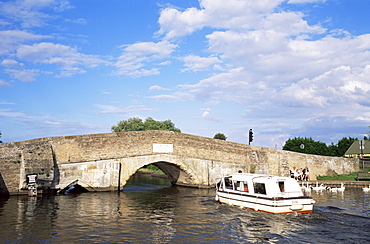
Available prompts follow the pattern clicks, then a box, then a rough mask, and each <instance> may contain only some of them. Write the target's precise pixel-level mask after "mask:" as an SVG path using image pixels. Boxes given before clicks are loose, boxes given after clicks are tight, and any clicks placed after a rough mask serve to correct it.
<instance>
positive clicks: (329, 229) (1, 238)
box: [0, 175, 370, 243]
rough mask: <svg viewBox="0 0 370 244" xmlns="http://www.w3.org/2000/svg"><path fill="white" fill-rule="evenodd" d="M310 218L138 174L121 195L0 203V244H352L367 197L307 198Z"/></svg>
mask: <svg viewBox="0 0 370 244" xmlns="http://www.w3.org/2000/svg"><path fill="white" fill-rule="evenodd" d="M310 194H311V195H312V197H313V198H314V199H315V200H316V201H317V204H316V205H315V206H314V213H312V214H300V215H297V216H295V215H293V214H291V215H272V214H268V213H262V212H255V211H252V210H245V209H240V208H237V207H232V206H228V205H221V204H219V203H217V202H215V201H214V195H215V192H214V189H193V188H185V187H175V186H171V185H170V183H169V181H168V180H166V179H161V178H156V177H154V178H153V177H148V176H143V175H138V176H135V177H133V178H132V180H131V181H130V182H129V183H128V184H127V185H126V187H125V189H124V191H123V192H121V193H119V192H100V193H83V194H79V195H74V194H70V195H61V196H47V197H45V196H43V197H37V198H29V197H10V198H8V199H3V200H0V218H1V229H0V243H40V242H44V243H55V242H58V243H76V242H79V243H248V242H250V243H289V242H290V243H331V242H344V241H345V242H346V243H359V242H365V241H368V240H370V212H369V211H370V210H369V206H370V194H369V193H363V192H362V189H355V188H352V189H351V188H348V189H346V190H345V191H344V193H340V192H337V193H335V194H334V193H331V192H326V191H323V192H311V193H310Z"/></svg>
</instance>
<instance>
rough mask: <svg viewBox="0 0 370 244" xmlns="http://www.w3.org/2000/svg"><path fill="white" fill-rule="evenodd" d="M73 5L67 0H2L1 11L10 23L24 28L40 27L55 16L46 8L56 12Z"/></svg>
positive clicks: (0, 3)
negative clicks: (46, 11)
mask: <svg viewBox="0 0 370 244" xmlns="http://www.w3.org/2000/svg"><path fill="white" fill-rule="evenodd" d="M70 8H72V6H71V5H70V4H69V1H67V0H33V1H29V0H16V1H3V2H0V13H1V16H2V18H3V21H4V22H5V23H8V25H12V24H15V23H17V24H19V25H20V26H21V27H22V28H32V27H40V26H43V25H45V24H46V22H47V21H48V20H49V19H51V18H53V16H52V15H50V14H47V13H45V10H49V9H51V10H53V11H56V12H61V11H64V10H65V9H70Z"/></svg>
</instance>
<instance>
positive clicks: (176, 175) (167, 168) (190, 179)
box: [123, 161, 199, 188]
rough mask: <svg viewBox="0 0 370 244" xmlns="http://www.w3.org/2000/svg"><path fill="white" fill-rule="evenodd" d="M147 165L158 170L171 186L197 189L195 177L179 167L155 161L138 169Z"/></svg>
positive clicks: (170, 163)
mask: <svg viewBox="0 0 370 244" xmlns="http://www.w3.org/2000/svg"><path fill="white" fill-rule="evenodd" d="M148 165H154V166H156V167H157V168H159V169H160V170H161V171H162V172H163V173H164V174H165V175H166V176H167V178H168V179H169V181H170V182H171V185H180V186H188V187H197V188H198V187H199V184H198V183H197V182H196V180H195V177H194V176H193V175H192V174H191V173H190V172H188V171H187V170H185V169H183V168H182V167H181V166H180V165H177V164H175V163H172V162H167V161H155V162H149V163H146V164H144V165H141V167H140V168H143V167H145V166H148ZM140 168H137V169H136V171H135V172H133V173H132V174H131V175H130V176H129V177H128V179H129V178H131V177H132V176H133V175H134V174H136V173H137V172H138V170H139V169H140ZM123 187H124V186H123Z"/></svg>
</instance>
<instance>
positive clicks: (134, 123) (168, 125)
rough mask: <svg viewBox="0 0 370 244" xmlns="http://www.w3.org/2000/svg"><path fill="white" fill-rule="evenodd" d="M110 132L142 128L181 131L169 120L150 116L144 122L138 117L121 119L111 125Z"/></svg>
mask: <svg viewBox="0 0 370 244" xmlns="http://www.w3.org/2000/svg"><path fill="white" fill-rule="evenodd" d="M111 130H112V132H124V131H142V130H169V131H176V132H181V130H180V129H178V128H176V127H175V124H174V123H172V122H171V120H165V121H156V120H154V119H152V118H150V117H149V118H147V119H146V120H145V121H144V122H143V120H142V119H140V118H137V117H135V118H130V119H128V120H121V121H119V122H118V123H117V125H113V126H112V127H111Z"/></svg>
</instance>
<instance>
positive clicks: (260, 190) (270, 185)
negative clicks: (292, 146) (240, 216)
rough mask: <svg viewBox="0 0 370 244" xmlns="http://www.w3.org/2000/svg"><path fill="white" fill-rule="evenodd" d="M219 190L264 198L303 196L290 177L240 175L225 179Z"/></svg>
mask: <svg viewBox="0 0 370 244" xmlns="http://www.w3.org/2000/svg"><path fill="white" fill-rule="evenodd" d="M218 188H219V190H224V191H237V192H244V193H248V194H251V195H256V196H261V197H262V196H263V197H300V196H303V193H302V191H301V188H300V186H299V184H298V182H297V181H296V180H294V179H292V178H289V177H279V176H272V175H264V174H247V173H238V174H235V175H231V176H227V177H224V178H223V179H222V180H221V181H220V183H219V185H218Z"/></svg>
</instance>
